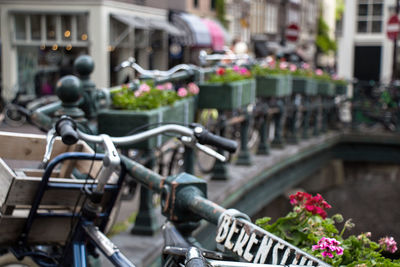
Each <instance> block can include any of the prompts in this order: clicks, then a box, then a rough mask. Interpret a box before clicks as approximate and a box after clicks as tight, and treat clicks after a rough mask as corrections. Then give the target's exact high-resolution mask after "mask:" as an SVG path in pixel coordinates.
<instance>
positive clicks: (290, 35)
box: [286, 23, 300, 42]
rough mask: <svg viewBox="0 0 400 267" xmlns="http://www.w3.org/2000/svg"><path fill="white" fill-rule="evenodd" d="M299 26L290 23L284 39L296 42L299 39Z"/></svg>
mask: <svg viewBox="0 0 400 267" xmlns="http://www.w3.org/2000/svg"><path fill="white" fill-rule="evenodd" d="M299 35H300V27H299V26H298V25H297V24H296V23H292V24H290V25H289V26H287V28H286V39H287V40H288V41H290V42H296V41H297V40H298V39H299Z"/></svg>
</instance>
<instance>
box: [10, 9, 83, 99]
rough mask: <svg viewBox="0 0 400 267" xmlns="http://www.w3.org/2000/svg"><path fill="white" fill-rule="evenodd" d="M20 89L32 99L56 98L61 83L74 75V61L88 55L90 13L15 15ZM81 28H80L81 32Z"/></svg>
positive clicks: (14, 36)
mask: <svg viewBox="0 0 400 267" xmlns="http://www.w3.org/2000/svg"><path fill="white" fill-rule="evenodd" d="M12 16H13V22H14V29H15V30H14V31H13V34H14V35H13V36H12V41H11V42H12V45H14V46H15V47H16V50H17V64H18V68H17V72H18V87H19V88H20V89H19V90H22V93H24V94H29V95H37V96H40V95H45V94H53V93H54V88H55V84H56V82H57V80H58V79H59V78H61V77H62V76H64V75H67V74H72V71H73V61H74V59H75V58H76V57H77V56H79V55H81V54H87V53H88V34H87V29H88V28H87V18H88V14H87V13H78V14H54V13H51V14H50V13H44V14H36V13H35V14H31V13H15V14H12ZM78 27H79V28H78Z"/></svg>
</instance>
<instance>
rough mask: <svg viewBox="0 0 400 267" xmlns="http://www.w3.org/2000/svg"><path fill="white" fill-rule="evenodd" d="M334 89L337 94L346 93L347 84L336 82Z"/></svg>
mask: <svg viewBox="0 0 400 267" xmlns="http://www.w3.org/2000/svg"><path fill="white" fill-rule="evenodd" d="M335 91H336V94H337V95H347V91H348V85H347V84H336V85H335Z"/></svg>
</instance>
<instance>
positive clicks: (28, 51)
mask: <svg viewBox="0 0 400 267" xmlns="http://www.w3.org/2000/svg"><path fill="white" fill-rule="evenodd" d="M87 53H88V50H87V48H86V47H69V46H57V49H55V47H53V46H46V47H35V46H18V47H17V59H18V61H17V62H18V87H19V90H20V91H21V92H22V93H23V94H28V95H36V96H42V95H49V94H54V93H55V92H54V90H55V87H56V83H57V81H58V80H59V79H60V78H61V77H63V76H65V75H68V74H73V62H74V60H75V59H76V58H77V57H78V56H79V55H81V54H87Z"/></svg>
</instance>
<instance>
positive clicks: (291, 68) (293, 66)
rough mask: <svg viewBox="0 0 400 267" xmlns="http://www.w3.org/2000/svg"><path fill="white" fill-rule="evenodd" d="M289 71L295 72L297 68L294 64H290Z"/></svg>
mask: <svg viewBox="0 0 400 267" xmlns="http://www.w3.org/2000/svg"><path fill="white" fill-rule="evenodd" d="M289 69H290V71H291V72H295V71H296V70H297V66H296V65H295V64H290V66H289Z"/></svg>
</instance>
